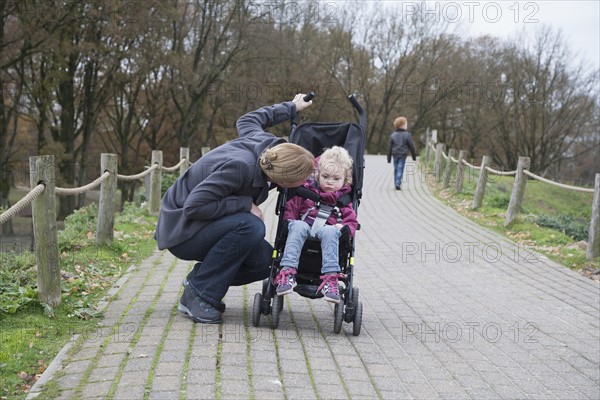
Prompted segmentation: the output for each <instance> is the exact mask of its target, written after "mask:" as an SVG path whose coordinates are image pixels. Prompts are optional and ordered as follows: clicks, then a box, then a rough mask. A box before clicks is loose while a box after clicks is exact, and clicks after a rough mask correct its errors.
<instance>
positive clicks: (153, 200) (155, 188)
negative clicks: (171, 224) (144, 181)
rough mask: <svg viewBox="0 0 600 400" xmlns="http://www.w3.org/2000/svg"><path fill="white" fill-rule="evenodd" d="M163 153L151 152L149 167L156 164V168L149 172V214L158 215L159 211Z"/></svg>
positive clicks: (158, 151)
mask: <svg viewBox="0 0 600 400" xmlns="http://www.w3.org/2000/svg"><path fill="white" fill-rule="evenodd" d="M162 163H163V153H162V151H160V150H152V163H151V165H150V166H151V167H152V166H154V165H156V164H158V168H156V169H155V170H153V171H152V172H150V205H149V211H150V213H151V214H158V211H159V209H160V185H161V181H162Z"/></svg>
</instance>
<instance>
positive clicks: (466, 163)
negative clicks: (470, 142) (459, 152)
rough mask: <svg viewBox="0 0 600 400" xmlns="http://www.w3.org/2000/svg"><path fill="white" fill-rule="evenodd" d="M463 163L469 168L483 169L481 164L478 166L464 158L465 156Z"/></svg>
mask: <svg viewBox="0 0 600 400" xmlns="http://www.w3.org/2000/svg"><path fill="white" fill-rule="evenodd" d="M462 163H463V164H464V165H466V166H467V167H469V168H473V169H474V170H476V171H480V170H481V166H479V167H477V166H475V165H473V164H471V163H469V162H468V161H467V160H465V159H464V158H463V160H462Z"/></svg>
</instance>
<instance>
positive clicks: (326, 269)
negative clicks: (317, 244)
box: [281, 220, 342, 274]
mask: <svg viewBox="0 0 600 400" xmlns="http://www.w3.org/2000/svg"><path fill="white" fill-rule="evenodd" d="M310 229H311V227H310V225H308V224H307V223H306V222H304V221H298V220H294V221H290V222H289V225H288V237H287V241H286V242H285V249H284V250H283V257H282V258H281V266H282V267H291V268H294V269H298V263H299V261H300V253H301V252H302V247H303V246H304V243H305V242H306V239H308V237H309V235H310ZM341 235H342V233H341V231H340V230H339V229H337V228H336V227H335V226H331V225H324V226H323V227H322V228H321V229H319V230H318V231H317V232H316V236H317V238H319V239H320V240H321V254H322V256H323V265H322V268H321V272H322V273H324V274H326V273H330V272H340V265H339V240H340V236H341Z"/></svg>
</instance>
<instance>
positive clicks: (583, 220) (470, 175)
mask: <svg viewBox="0 0 600 400" xmlns="http://www.w3.org/2000/svg"><path fill="white" fill-rule="evenodd" d="M432 169H433V167H432V166H429V169H428V170H432ZM455 174H456V172H455V171H453V175H452V179H451V184H450V187H449V188H446V189H444V188H442V183H443V182H439V183H438V182H435V179H434V177H433V176H432V175H431V174H426V176H427V184H428V186H429V188H430V190H431V191H432V192H433V193H434V195H435V196H436V197H438V198H439V199H440V200H442V201H443V202H444V203H446V204H447V205H449V206H450V207H452V208H454V209H455V210H457V211H458V212H460V213H461V214H462V215H464V216H465V217H467V218H469V219H471V220H473V221H475V222H477V223H479V224H481V225H482V226H485V227H486V228H490V229H492V230H494V231H496V232H498V233H500V234H502V235H505V236H506V237H509V238H511V239H512V240H513V241H515V242H517V243H519V244H520V245H523V246H524V247H525V248H529V249H531V250H533V251H537V252H540V253H542V254H544V255H546V256H548V257H549V258H550V259H552V260H554V261H556V262H558V263H560V264H562V265H564V266H565V267H568V268H571V269H573V270H578V271H581V272H582V273H583V274H584V275H586V276H591V273H592V272H594V271H596V270H597V269H598V268H600V259H598V258H597V259H595V260H592V261H590V260H586V250H585V246H584V243H583V242H585V241H587V237H588V229H589V225H590V219H591V213H592V199H593V193H584V192H576V191H571V190H566V189H562V188H559V187H556V186H553V185H550V184H547V183H544V182H539V181H536V180H528V181H527V186H526V190H525V196H524V199H523V204H522V207H521V211H520V214H519V216H518V218H517V220H516V221H515V222H513V223H512V224H511V225H509V226H508V227H505V226H504V220H505V215H506V210H507V208H508V204H509V201H510V195H511V192H512V187H513V182H514V177H512V176H497V175H489V178H488V183H487V185H486V190H485V195H484V199H483V204H482V207H480V208H479V209H477V210H473V209H472V208H471V206H472V202H473V197H474V194H475V189H476V186H477V180H478V176H479V171H477V170H474V169H472V168H465V175H464V180H463V189H462V191H461V192H460V193H455V190H454V184H455V182H456V175H455Z"/></svg>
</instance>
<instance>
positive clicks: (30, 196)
mask: <svg viewBox="0 0 600 400" xmlns="http://www.w3.org/2000/svg"><path fill="white" fill-rule="evenodd" d="M45 188H46V185H44V184H43V183H40V184H39V185H37V186H36V187H34V188H33V189H31V191H30V192H29V193H27V194H26V195H25V196H24V197H23V198H22V199H21V200H19V201H17V202H16V203H15V204H13V206H12V207H10V208H9V209H8V210H6V211H5V212H3V213H2V214H0V225H2V224H4V223H5V222H8V221H9V220H10V219H11V218H13V217H14V216H15V215H17V214H18V213H20V212H21V211H23V210H24V209H25V207H27V206H29V205H31V203H32V202H33V200H35V198H36V197H38V196H39V195H40V194H42V192H43V191H44V189H45Z"/></svg>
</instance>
